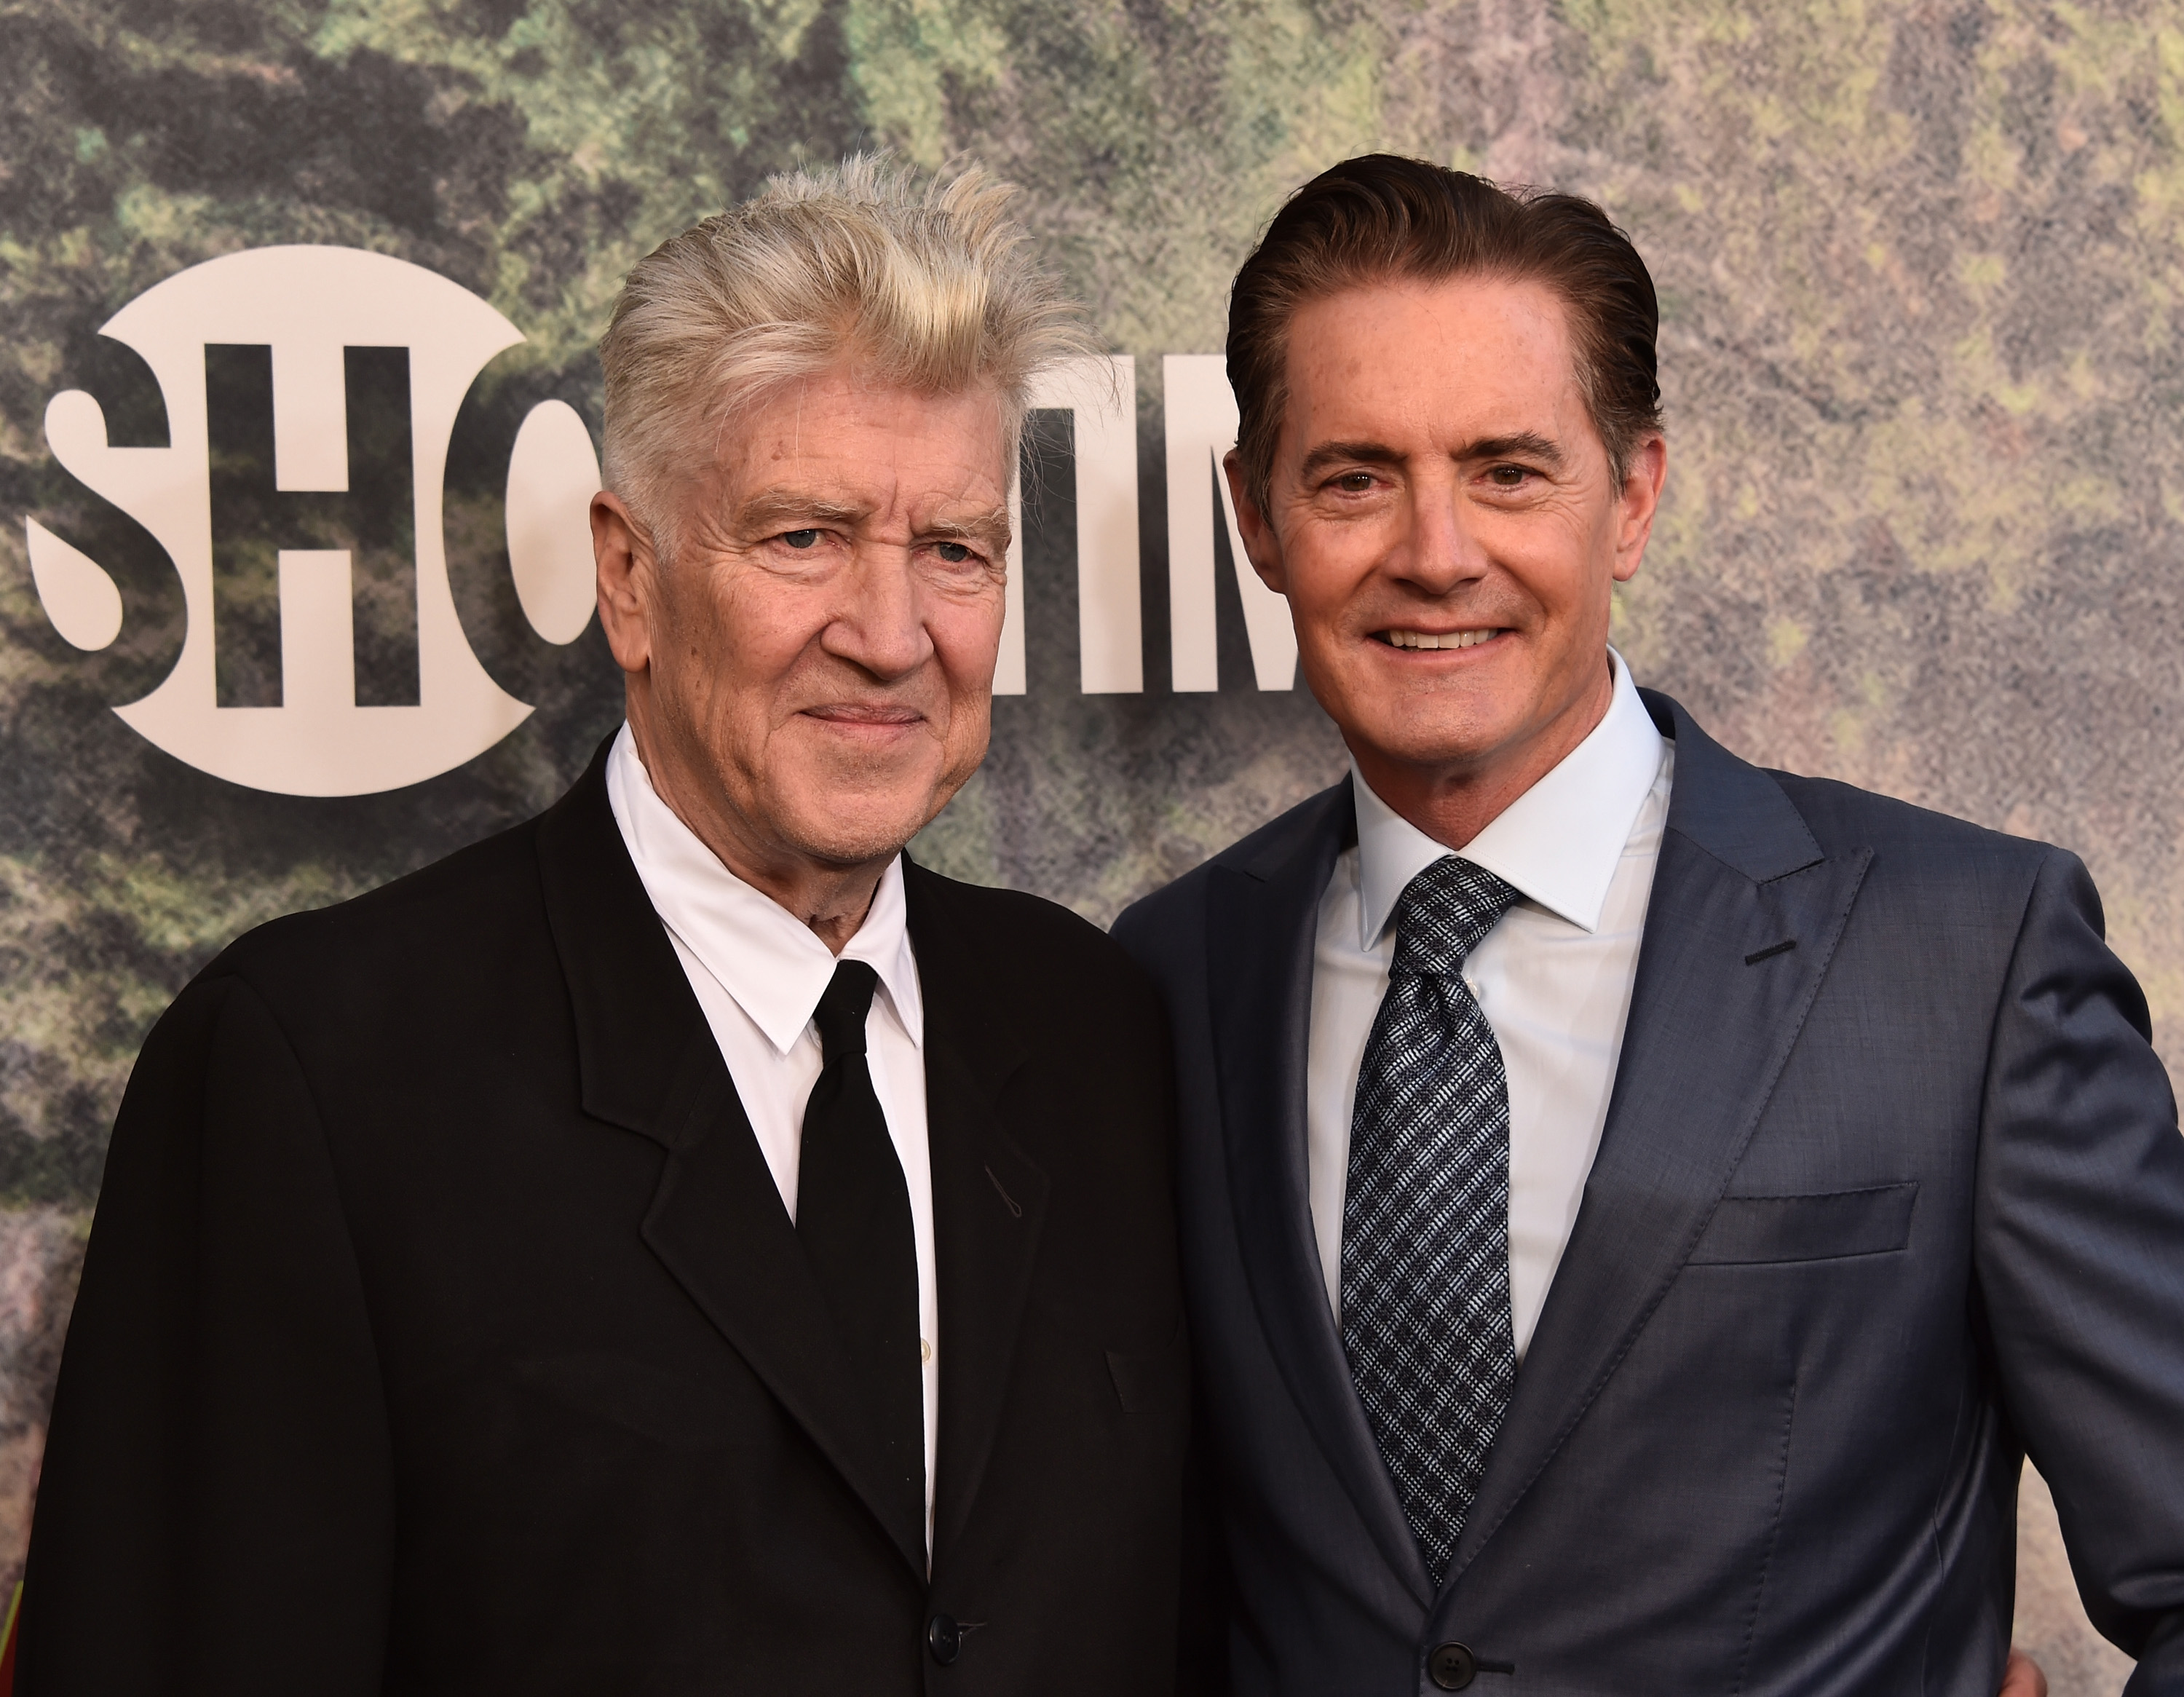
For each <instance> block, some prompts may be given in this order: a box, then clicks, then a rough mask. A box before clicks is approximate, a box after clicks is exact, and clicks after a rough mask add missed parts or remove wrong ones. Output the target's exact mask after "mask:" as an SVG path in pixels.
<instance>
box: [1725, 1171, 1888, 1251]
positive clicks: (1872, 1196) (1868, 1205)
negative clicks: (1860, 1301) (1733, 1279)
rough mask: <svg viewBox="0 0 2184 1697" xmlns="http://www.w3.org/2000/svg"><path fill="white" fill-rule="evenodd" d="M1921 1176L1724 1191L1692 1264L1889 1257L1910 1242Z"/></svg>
mask: <svg viewBox="0 0 2184 1697" xmlns="http://www.w3.org/2000/svg"><path fill="white" fill-rule="evenodd" d="M1918 1199H1919V1185H1918V1182H1917V1181H1916V1180H1912V1181H1909V1182H1905V1183H1903V1184H1882V1185H1876V1186H1875V1187H1873V1188H1870V1189H1865V1190H1834V1191H1826V1192H1823V1193H1819V1194H1815V1195H1807V1196H1724V1198H1722V1199H1721V1205H1720V1206H1719V1208H1717V1209H1715V1210H1714V1216H1713V1220H1712V1221H1710V1222H1709V1223H1708V1226H1707V1228H1706V1232H1705V1233H1704V1235H1702V1237H1701V1238H1699V1245H1698V1248H1697V1249H1694V1250H1693V1251H1692V1252H1691V1266H1755V1265H1762V1264H1766V1263H1770V1262H1781V1261H1826V1260H1841V1259H1843V1258H1845V1257H1847V1256H1851V1255H1890V1254H1892V1253H1893V1252H1895V1251H1896V1250H1898V1249H1902V1248H1903V1246H1904V1245H1905V1244H1908V1243H1909V1242H1910V1241H1911V1215H1912V1211H1913V1209H1914V1205H1916V1204H1917V1202H1918Z"/></svg>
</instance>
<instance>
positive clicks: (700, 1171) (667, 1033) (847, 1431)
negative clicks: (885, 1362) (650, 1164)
mask: <svg viewBox="0 0 2184 1697" xmlns="http://www.w3.org/2000/svg"><path fill="white" fill-rule="evenodd" d="M605 772H606V763H605V750H604V749H602V750H601V752H600V755H599V758H598V759H594V760H593V763H592V765H591V769H590V770H589V771H587V772H586V773H585V774H584V776H582V778H581V779H579V780H578V781H577V785H576V787H574V788H572V789H571V791H570V792H569V793H568V794H567V795H566V796H565V797H564V798H562V799H561V801H560V803H558V804H556V805H555V806H554V808H553V809H552V810H550V811H549V812H548V813H547V815H545V816H544V817H543V819H542V820H541V821H539V826H538V863H539V873H540V876H541V880H542V882H543V885H544V888H545V894H546V906H547V912H548V915H549V921H550V923H551V924H552V926H553V930H554V943H555V946H556V948H557V949H558V950H559V951H560V956H561V965H562V971H563V973H564V975H565V977H566V978H567V980H568V985H569V998H570V1002H571V1006H572V1008H573V1009H574V1010H575V1015H576V1026H577V1054H578V1059H579V1065H580V1066H581V1069H582V1089H583V1104H584V1110H585V1111H586V1112H587V1113H588V1114H590V1115H592V1116H593V1117H595V1118H597V1119H600V1120H604V1121H607V1122H608V1123H609V1124H611V1125H616V1126H620V1127H623V1128H624V1129H626V1130H628V1131H632V1132H638V1134H640V1135H642V1136H643V1137H647V1138H651V1139H652V1140H653V1141H654V1142H655V1143H660V1145H662V1146H663V1147H664V1148H665V1149H666V1151H667V1160H666V1167H665V1169H664V1170H663V1171H662V1173H661V1176H660V1184H659V1188H658V1189H657V1190H656V1191H655V1193H654V1195H653V1199H652V1205H651V1208H650V1210H649V1211H648V1212H647V1214H646V1216H645V1217H644V1221H643V1226H642V1227H641V1230H642V1232H643V1238H644V1240H645V1242H646V1244H648V1245H649V1246H650V1248H651V1249H652V1251H653V1253H654V1254H655V1255H657V1256H659V1258H660V1260H661V1262H662V1263H663V1264H664V1265H665V1266H666V1268H667V1270H668V1271H669V1272H671V1274H672V1275H673V1276H674V1277H675V1278H676V1280H677V1282H679V1283H680V1284H681V1285H682V1288H683V1289H684V1290H685V1291H686V1292H688V1294H689V1296H690V1299H691V1300H692V1301H694V1302H695V1303H696V1304H697V1305H698V1306H699V1309H700V1310H702V1311H703V1312H704V1313H705V1316H706V1318H707V1319H709V1320H710V1321H712V1323H713V1324H714V1326H716V1327H717V1328H719V1330H720V1332H721V1335H722V1336H723V1337H725V1338H727V1341H728V1343H729V1344H731V1345H733V1347H734V1349H736V1351H737V1353H738V1355H741V1356H742V1357H743V1358H744V1360H745V1361H746V1362H748V1363H749V1366H750V1367H751V1370H752V1371H753V1372H755V1373H756V1374H757V1375H758V1377H760V1379H761V1380H762V1381H763V1382H764V1383H765V1384H766V1388H768V1389H769V1390H771V1391H772V1393H773V1394H774V1395H775V1397H777V1399H779V1400H780V1402H781V1404H782V1405H783V1407H785V1408H786V1409H787V1410H788V1412H789V1413H790V1415H791V1416H793V1417H794V1419H795V1420H796V1421H797V1422H798V1423H799V1425H800V1426H802V1427H803V1428H804V1429H805V1432H806V1433H809V1434H810V1436H811V1439H812V1441H813V1442H814V1443H815V1444H817V1446H818V1447H819V1449H820V1450H821V1452H822V1454H824V1455H826V1456H827V1459H828V1461H831V1462H832V1463H833V1466H835V1468H836V1469H837V1470H838V1472H840V1473H841V1475H842V1477H844V1479H845V1480H847V1481H848V1482H849V1483H850V1487H851V1488H853V1489H854V1490H855V1492H856V1493H857V1494H858V1496H859V1497H861V1499H863V1500H864V1502H865V1504H866V1506H867V1507H868V1508H870V1509H871V1510H872V1513H873V1515H874V1516H876V1517H877V1518H878V1520H879V1521H880V1522H881V1524H882V1525H883V1527H886V1529H887V1532H888V1533H889V1537H890V1538H893V1539H894V1543H895V1544H896V1546H897V1547H898V1548H899V1549H900V1550H901V1551H902V1555H903V1559H904V1560H905V1561H908V1562H909V1563H910V1564H911V1567H912V1569H913V1570H914V1571H915V1572H917V1573H918V1574H919V1575H920V1576H921V1577H922V1575H923V1574H924V1572H925V1571H926V1556H925V1528H924V1527H922V1525H919V1524H918V1523H917V1522H915V1521H914V1520H910V1519H908V1518H907V1517H906V1516H904V1515H903V1514H902V1513H901V1512H900V1511H899V1510H894V1509H891V1508H890V1507H889V1505H892V1504H894V1502H895V1501H896V1500H897V1499H898V1498H899V1496H900V1492H899V1491H891V1490H890V1488H889V1483H888V1474H887V1470H886V1468H885V1466H883V1462H882V1460H881V1455H880V1447H879V1444H878V1440H877V1437H876V1436H874V1435H873V1434H872V1433H871V1431H870V1430H869V1429H868V1427H867V1426H866V1421H865V1418H864V1416H863V1415H862V1413H861V1405H860V1402H859V1399H858V1398H857V1396H856V1394H855V1380H854V1377H853V1375H852V1372H851V1369H850V1364H849V1360H848V1359H847V1357H846V1356H845V1355H844V1353H843V1351H842V1349H841V1348H840V1346H839V1345H838V1344H837V1343H836V1341H835V1337H834V1330H833V1321H832V1319H831V1317H830V1316H828V1314H827V1311H826V1308H825V1305H824V1299H822V1297H821V1295H820V1294H819V1288H818V1286H817V1284H816V1282H814V1281H813V1279H812V1277H811V1271H810V1269H809V1267H808V1266H806V1264H805V1259H804V1250H803V1246H802V1245H801V1244H799V1242H798V1241H797V1238H796V1231H795V1227H794V1226H793V1225H791V1224H790V1222H789V1218H788V1210H786V1209H785V1208H783V1206H782V1204H781V1193H780V1191H779V1189H778V1188H777V1187H776V1185H775V1183H774V1182H773V1174H772V1171H771V1170H770V1169H769V1168H768V1167H767V1166H766V1157H765V1156H764V1155H763V1154H761V1153H760V1149H759V1146H758V1141H757V1139H756V1138H755V1136H754V1135H753V1134H752V1132H751V1127H750V1121H749V1119H748V1117H746V1116H745V1114H744V1108H743V1104H742V1103H741V1101H740V1100H738V1098H737V1095H736V1091H735V1086H734V1084H733V1082H732V1081H731V1080H730V1078H729V1077H728V1070H727V1064H726V1063H725V1062H724V1061H722V1060H721V1052H720V1048H719V1045H718V1044H717V1043H716V1042H715V1041H714V1038H713V1033H712V1031H711V1028H710V1027H709V1026H707V1024H706V1023H705V1014H704V1011H703V1010H701V1009H700V1008H699V1005H698V1002H697V999H696V998H695V997H694V995H692V994H691V993H690V987H689V981H688V977H687V976H685V975H684V973H683V971H682V962H681V961H680V960H677V957H676V954H675V950H674V946H673V945H672V944H671V943H670V942H669V941H668V939H667V934H666V932H665V931H664V930H663V929H662V928H661V926H660V921H659V917H658V915H655V913H654V912H653V910H652V903H651V900H650V899H649V897H648V896H647V895H646V894H645V892H644V886H643V882H641V881H640V880H639V879H638V876H637V869H636V868H635V867H634V866H633V865H631V863H630V859H629V854H628V851H627V849H625V848H624V847H623V844H622V840H621V832H620V830H619V829H618V828H617V827H616V824H615V821H614V815H613V811H612V810H611V808H610V805H609V804H608V801H607V793H606V776H605Z"/></svg>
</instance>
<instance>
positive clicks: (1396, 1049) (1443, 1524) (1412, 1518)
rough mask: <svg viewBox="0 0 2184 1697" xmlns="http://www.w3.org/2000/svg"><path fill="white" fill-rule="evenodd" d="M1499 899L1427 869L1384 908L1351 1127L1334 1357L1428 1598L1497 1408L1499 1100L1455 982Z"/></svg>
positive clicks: (1500, 1372)
mask: <svg viewBox="0 0 2184 1697" xmlns="http://www.w3.org/2000/svg"><path fill="white" fill-rule="evenodd" d="M1516 899H1517V893H1516V891H1514V890H1513V889H1512V888H1510V887H1509V886H1508V885H1507V884H1506V883H1504V882H1502V880H1501V879H1499V878H1497V877H1496V876H1494V875H1493V874H1492V873H1491V872H1489V871H1485V869H1484V868H1482V867H1479V866H1474V865H1472V864H1471V863H1470V862H1469V861H1468V860H1455V859H1452V858H1448V857H1444V858H1442V859H1441V860H1436V861H1435V862H1434V863H1433V865H1430V866H1429V867H1427V868H1426V870H1425V871H1423V872H1421V873H1419V874H1418V876H1417V877H1415V878H1413V879H1412V880H1411V882H1409V883H1408V884H1407V885H1406V886H1405V887H1404V889H1403V893H1402V895H1401V898H1400V899H1398V901H1397V902H1396V959H1395V963H1394V965H1393V966H1392V968H1391V969H1390V973H1389V978H1388V993H1387V994H1386V996H1385V997H1384V998H1383V999H1381V1003H1380V1012H1379V1016H1378V1017H1377V1018H1376V1019H1375V1020H1374V1021H1373V1035H1372V1037H1371V1038H1370V1039H1368V1042H1367V1043H1366V1045H1365V1061H1364V1065H1363V1066H1362V1068H1361V1069H1360V1070H1359V1072H1358V1077H1357V1109H1356V1110H1355V1112H1354V1113H1353V1114H1352V1116H1351V1127H1350V1174H1349V1183H1348V1187H1347V1188H1346V1192H1345V1194H1344V1197H1343V1204H1342V1342H1343V1345H1344V1347H1345V1349H1346V1350H1347V1352H1348V1354H1349V1356H1350V1373H1351V1379H1352V1380H1353V1381H1354V1382H1355V1383H1356V1384H1357V1396H1358V1400H1359V1401H1361V1402H1362V1403H1363V1404H1364V1405H1365V1416H1366V1419H1367V1421H1368V1423H1369V1424H1370V1425H1371V1427H1372V1428H1373V1437H1374V1438H1376V1439H1377V1440H1378V1441H1379V1445H1380V1454H1381V1456H1382V1458H1383V1459H1384V1460H1385V1461H1386V1462H1387V1464H1388V1472H1389V1474H1390V1477H1392V1478H1393V1479H1394V1480H1395V1483H1396V1495H1397V1496H1398V1497H1400V1498H1401V1499H1402V1504H1403V1512H1404V1515H1405V1516H1406V1517H1407V1519H1408V1520H1409V1522H1410V1523H1411V1531H1412V1534H1413V1535H1414V1536H1415V1537H1416V1538H1418V1551H1419V1553H1420V1554H1421V1555H1424V1557H1425V1563H1426V1568H1427V1571H1428V1572H1430V1573H1431V1574H1432V1575H1433V1578H1434V1583H1435V1584H1436V1585H1438V1584H1439V1583H1440V1581H1441V1578H1442V1576H1443V1575H1445V1574H1446V1572H1448V1564H1449V1560H1450V1558H1451V1556H1453V1555H1455V1554H1456V1545H1457V1539H1458V1538H1461V1537H1463V1523H1464V1521H1465V1520H1466V1519H1467V1518H1468V1516H1469V1515H1470V1512H1471V1499H1473V1497H1474V1496H1475V1495H1477V1494H1478V1491H1479V1480H1480V1478H1481V1477H1482V1476H1483V1475H1484V1474H1485V1471H1486V1456H1487V1452H1488V1451H1489V1450H1490V1449H1492V1448H1493V1445H1494V1434H1495V1433H1496V1432H1497V1431H1498V1430H1499V1429H1500V1427H1501V1425H1502V1414H1503V1412H1504V1411H1505V1410H1507V1408H1508V1406H1509V1395H1510V1392H1511V1390H1512V1389H1513V1387H1514V1385H1515V1383H1516V1377H1517V1351H1516V1346H1515V1344H1514V1341H1513V1328H1512V1325H1511V1316H1510V1308H1509V1086H1508V1078H1507V1073H1506V1072H1505V1071H1503V1068H1502V1046H1501V1045H1500V1044H1499V1043H1496V1041H1495V1040H1494V1032H1493V1028H1492V1027H1490V1026H1489V1025H1488V1024H1487V1023H1486V1018H1485V1015H1483V1014H1482V1013H1480V1012H1479V1004H1478V1003H1477V1002H1476V1001H1474V1000H1473V999H1472V995H1471V992H1470V990H1469V988H1468V987H1467V986H1466V985H1465V983H1464V982H1463V962H1464V957H1465V956H1467V955H1468V954H1470V953H1471V951H1472V950H1473V949H1476V948H1477V947H1478V946H1479V942H1480V940H1481V939H1482V938H1485V935H1486V933H1487V932H1490V931H1491V930H1492V929H1493V928H1494V926H1495V925H1496V922H1497V921H1499V920H1500V919H1501V917H1502V915H1503V914H1504V913H1506V912H1507V911H1508V909H1509V904H1511V903H1512V902H1513V901H1515V900H1516Z"/></svg>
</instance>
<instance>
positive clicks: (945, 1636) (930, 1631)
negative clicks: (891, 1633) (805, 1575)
mask: <svg viewBox="0 0 2184 1697" xmlns="http://www.w3.org/2000/svg"><path fill="white" fill-rule="evenodd" d="M925 1647H926V1648H927V1649H928V1650H931V1651H932V1652H933V1660H934V1661H937V1662H939V1664H940V1665H941V1666H943V1667H945V1666H948V1665H949V1663H950V1662H952V1661H955V1660H956V1653H957V1652H958V1651H960V1650H961V1649H962V1648H963V1629H962V1627H959V1626H957V1625H956V1616H953V1615H935V1616H933V1618H932V1619H931V1620H930V1621H928V1622H926V1627H925ZM1467 1655H1468V1652H1467ZM1469 1665H1470V1664H1469V1662H1468V1661H1466V1663H1465V1666H1469Z"/></svg>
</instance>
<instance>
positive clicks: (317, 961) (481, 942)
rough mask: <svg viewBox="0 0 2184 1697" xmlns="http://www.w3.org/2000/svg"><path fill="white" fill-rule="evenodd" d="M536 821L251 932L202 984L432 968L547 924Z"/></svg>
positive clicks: (224, 952)
mask: <svg viewBox="0 0 2184 1697" xmlns="http://www.w3.org/2000/svg"><path fill="white" fill-rule="evenodd" d="M537 833H538V820H537V819H535V818H533V819H528V820H526V821H523V822H522V823H521V824H520V825H516V826H510V828H509V829H507V830H505V831H501V832H496V833H494V834H493V836H491V837H486V838H484V839H483V840H482V841H480V842H477V843H471V844H470V845H469V846H468V847H467V848H464V849H457V850H456V851H455V852H454V854H449V855H447V856H445V857H443V859H441V860H435V861H433V862H432V863H431V864H430V865H426V866H422V867H420V868H419V869H418V870H417V871H414V872H410V873H407V874H405V875H404V876H401V877H398V878H396V879H394V880H393V882H389V883H385V884H382V885H380V886H379V887H376V889H371V890H367V891H365V893H363V894H361V895H358V896H353V897H351V898H349V899H348V900H346V901H341V902H336V903H333V904H331V905H329V906H326V907H322V908H312V909H308V910H304V911H303V912H300V913H292V914H288V915H284V916H283V917H281V918H279V919H275V920H269V921H266V922H265V924H263V925H260V926H255V927H253V929H251V930H249V931H247V932H244V933H243V934H242V936H241V937H239V938H237V939H236V940H235V941H234V942H233V943H230V944H229V945H228V946H227V948H226V949H223V950H222V951H221V952H220V954H219V955H218V956H217V957H216V958H215V959H214V960H213V961H212V963H211V964H210V965H208V966H206V967H205V969H204V970H203V972H201V973H200V974H199V975H198V976H199V977H200V978H207V979H209V978H214V977H220V976H242V977H245V978H251V979H270V980H273V981H276V982H277V981H278V980H280V979H282V978H284V977H286V976H288V975H290V974H291V973H303V974H307V975H322V974H325V973H326V972H328V971H331V970H335V969H337V968H340V967H344V966H360V965H364V964H365V962H367V961H370V960H374V959H379V958H383V959H387V960H392V961H403V962H407V963H409V965H411V966H412V967H413V968H421V967H423V966H425V965H427V964H428V963H429V962H430V960H431V959H432V956H433V954H435V953H436V952H438V951H442V950H445V949H450V948H460V949H476V948H478V947H481V946H490V943H489V939H490V936H491V934H492V932H493V931H494V930H495V928H496V927H498V926H505V925H508V924H510V923H511V922H515V923H522V922H525V921H535V922H540V923H543V900H542V897H541V894H540V887H539V880H538V855H537V851H536V848H535V838H536V837H537Z"/></svg>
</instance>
